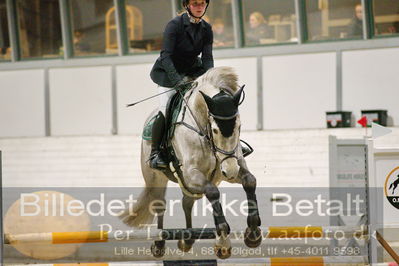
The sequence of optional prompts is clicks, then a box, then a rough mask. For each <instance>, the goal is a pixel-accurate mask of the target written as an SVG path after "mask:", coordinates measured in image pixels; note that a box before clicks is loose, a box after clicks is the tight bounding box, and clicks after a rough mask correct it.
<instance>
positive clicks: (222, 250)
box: [185, 169, 231, 259]
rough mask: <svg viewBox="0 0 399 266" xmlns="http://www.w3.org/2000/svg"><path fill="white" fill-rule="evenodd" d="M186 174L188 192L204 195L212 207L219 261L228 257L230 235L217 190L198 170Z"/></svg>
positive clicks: (229, 252) (229, 253) (229, 254)
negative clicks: (187, 177)
mask: <svg viewBox="0 0 399 266" xmlns="http://www.w3.org/2000/svg"><path fill="white" fill-rule="evenodd" d="M187 174H188V175H185V176H189V177H190V178H189V179H188V180H186V181H187V182H186V184H187V185H188V187H189V189H190V191H191V192H192V193H200V194H205V196H206V198H207V199H208V200H209V202H210V203H211V205H212V210H213V219H214V221H215V227H216V233H217V235H218V237H217V239H216V245H215V251H216V255H217V256H218V257H219V258H221V259H225V258H228V257H230V256H231V244H230V240H229V238H228V235H229V234H230V226H229V224H228V223H227V221H226V217H225V216H224V214H223V209H222V205H221V203H220V192H219V189H218V188H217V187H216V186H215V185H214V184H212V183H211V182H209V181H208V180H207V178H206V177H205V175H204V174H203V173H202V172H200V171H199V170H198V169H191V170H190V171H188V172H187Z"/></svg>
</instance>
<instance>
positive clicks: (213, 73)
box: [197, 66, 238, 97]
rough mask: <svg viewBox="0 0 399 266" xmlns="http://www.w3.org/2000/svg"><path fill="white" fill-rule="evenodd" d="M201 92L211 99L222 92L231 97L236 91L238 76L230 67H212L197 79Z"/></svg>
mask: <svg viewBox="0 0 399 266" xmlns="http://www.w3.org/2000/svg"><path fill="white" fill-rule="evenodd" d="M197 82H198V85H197V87H198V88H200V90H201V91H202V92H204V93H205V94H207V95H208V96H210V97H212V96H214V95H215V94H217V93H219V92H220V90H223V91H225V92H227V93H229V94H231V95H233V94H234V93H235V92H236V91H237V90H238V76H237V74H236V73H235V71H234V69H233V68H232V67H227V66H223V67H214V68H211V69H209V70H208V71H207V72H206V73H205V74H204V75H202V76H201V77H199V78H198V79H197Z"/></svg>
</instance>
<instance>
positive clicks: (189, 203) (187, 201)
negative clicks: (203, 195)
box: [177, 195, 195, 252]
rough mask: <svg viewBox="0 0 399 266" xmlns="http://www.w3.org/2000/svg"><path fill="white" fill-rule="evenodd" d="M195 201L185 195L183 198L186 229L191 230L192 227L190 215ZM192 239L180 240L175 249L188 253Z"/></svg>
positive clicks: (192, 242)
mask: <svg viewBox="0 0 399 266" xmlns="http://www.w3.org/2000/svg"><path fill="white" fill-rule="evenodd" d="M194 202H195V199H194V198H192V197H189V196H187V195H184V196H183V210H184V216H185V217H186V227H187V229H189V228H193V225H192V219H191V213H192V209H193V205H194ZM194 242H195V241H194V239H180V240H179V241H178V242H177V247H178V248H179V249H180V250H181V251H184V252H188V251H190V249H191V247H192V246H193V244H194Z"/></svg>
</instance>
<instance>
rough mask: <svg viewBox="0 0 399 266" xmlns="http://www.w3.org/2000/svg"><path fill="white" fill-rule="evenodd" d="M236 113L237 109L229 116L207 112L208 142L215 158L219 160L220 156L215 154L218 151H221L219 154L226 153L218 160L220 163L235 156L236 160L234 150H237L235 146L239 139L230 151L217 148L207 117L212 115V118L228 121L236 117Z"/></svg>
mask: <svg viewBox="0 0 399 266" xmlns="http://www.w3.org/2000/svg"><path fill="white" fill-rule="evenodd" d="M238 113H239V112H238V110H237V112H236V113H235V114H233V115H231V116H218V115H215V114H212V113H211V112H210V111H209V112H208V124H207V128H208V130H207V131H208V135H207V136H209V140H210V141H209V142H210V146H211V150H212V152H213V154H214V155H215V157H216V158H217V159H219V160H220V158H219V157H218V156H217V153H218V152H219V153H221V154H224V155H226V157H224V158H223V159H222V160H220V164H222V162H223V161H225V160H227V159H229V158H236V159H237V160H238V157H237V155H236V151H237V148H238V144H239V141H237V144H236V146H235V147H234V149H233V150H231V151H226V150H223V149H221V148H219V147H218V146H216V144H215V141H214V137H213V131H212V129H211V122H210V119H209V118H210V117H213V118H214V119H218V120H222V121H229V120H232V119H235V118H236V117H237V115H238Z"/></svg>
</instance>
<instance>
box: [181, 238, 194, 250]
mask: <svg viewBox="0 0 399 266" xmlns="http://www.w3.org/2000/svg"><path fill="white" fill-rule="evenodd" d="M190 242H191V243H190ZM193 243H194V241H190V240H183V239H180V240H179V241H177V247H178V248H179V249H180V250H181V251H183V252H189V251H190V249H191V248H192V247H193Z"/></svg>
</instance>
